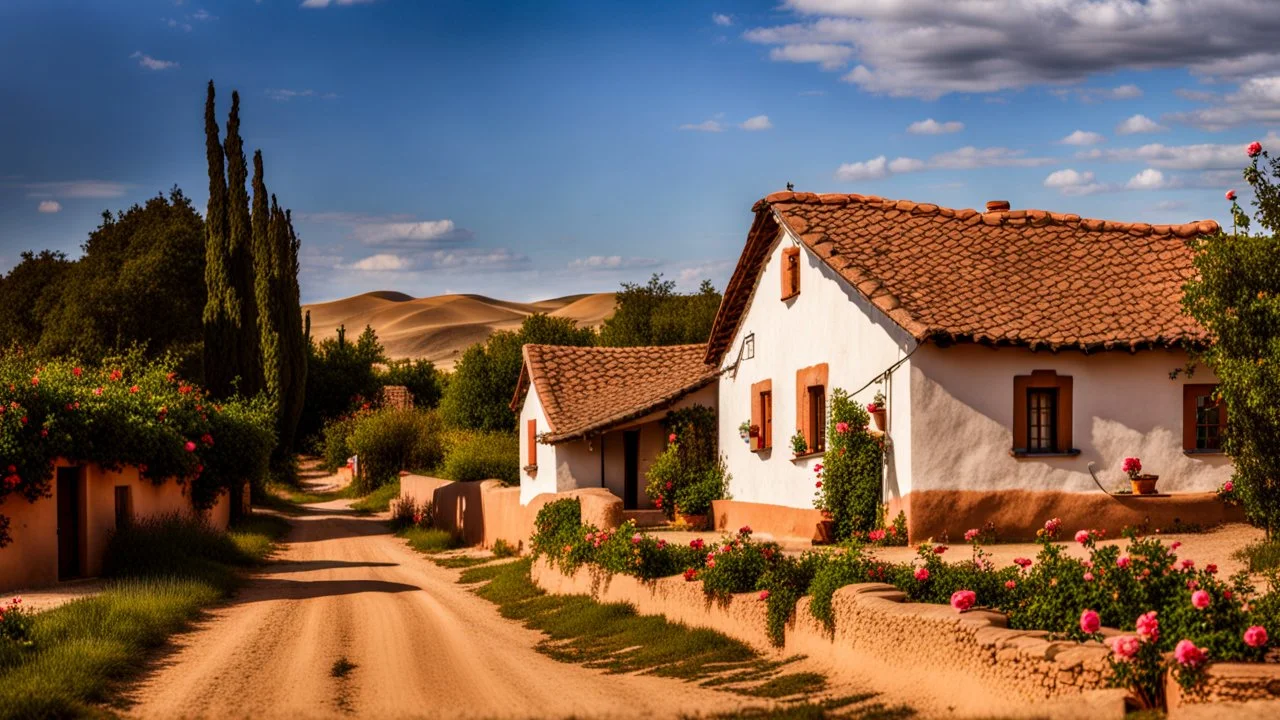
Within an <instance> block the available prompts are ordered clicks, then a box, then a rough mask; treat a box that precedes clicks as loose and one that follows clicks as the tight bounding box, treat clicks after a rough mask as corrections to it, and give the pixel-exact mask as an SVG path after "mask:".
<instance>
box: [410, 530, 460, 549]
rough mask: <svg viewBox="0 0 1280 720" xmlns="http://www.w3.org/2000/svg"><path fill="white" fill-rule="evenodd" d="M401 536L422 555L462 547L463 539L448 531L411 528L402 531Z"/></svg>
mask: <svg viewBox="0 0 1280 720" xmlns="http://www.w3.org/2000/svg"><path fill="white" fill-rule="evenodd" d="M399 535H400V537H402V538H404V539H405V540H408V541H409V546H410V547H412V548H413V549H414V550H417V551H418V552H421V553H438V552H444V551H445V550H455V549H457V548H460V547H462V539H461V538H459V537H458V536H457V535H454V534H453V533H451V532H449V531H448V530H439V529H436V528H430V529H423V528H420V527H409V528H405V529H404V530H401V531H400V533H399Z"/></svg>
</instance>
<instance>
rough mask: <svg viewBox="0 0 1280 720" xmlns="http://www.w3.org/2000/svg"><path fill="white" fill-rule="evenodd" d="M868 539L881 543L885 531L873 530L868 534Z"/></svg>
mask: <svg viewBox="0 0 1280 720" xmlns="http://www.w3.org/2000/svg"><path fill="white" fill-rule="evenodd" d="M867 539H868V540H870V541H871V542H880V541H881V540H883V539H884V530H872V531H871V532H869V533H867Z"/></svg>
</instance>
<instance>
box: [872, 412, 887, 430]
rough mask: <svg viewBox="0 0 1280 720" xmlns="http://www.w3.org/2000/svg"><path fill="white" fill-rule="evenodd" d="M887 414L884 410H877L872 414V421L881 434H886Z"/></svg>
mask: <svg viewBox="0 0 1280 720" xmlns="http://www.w3.org/2000/svg"><path fill="white" fill-rule="evenodd" d="M885 414H886V413H885V411H884V410H877V411H875V412H873V413H871V419H872V420H873V421H874V422H875V424H876V429H877V430H879V431H880V432H884V424H885Z"/></svg>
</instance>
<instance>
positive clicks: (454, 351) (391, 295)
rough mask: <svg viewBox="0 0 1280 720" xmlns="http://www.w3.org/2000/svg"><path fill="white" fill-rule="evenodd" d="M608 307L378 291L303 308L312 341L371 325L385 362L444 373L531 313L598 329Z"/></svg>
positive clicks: (351, 335)
mask: <svg viewBox="0 0 1280 720" xmlns="http://www.w3.org/2000/svg"><path fill="white" fill-rule="evenodd" d="M613 306H614V294H613V293H591V294H587V295H569V296H566V297H561V298H552V299H550V300H540V301H538V302H532V303H518V302H508V301H505V300H495V299H493V298H488V297H485V296H483V295H436V296H433V297H425V298H414V297H410V296H409V295H405V294H404V293H400V292H394V291H391V290H379V291H376V292H369V293H365V294H363V295H356V296H354V297H349V298H345V299H343V300H334V301H333V302H327V303H316V304H314V305H304V306H303V308H304V309H305V310H310V311H311V335H312V337H314V338H316V339H317V340H319V339H323V338H327V337H333V336H334V334H335V333H336V332H337V331H338V326H339V325H346V327H347V338H348V339H350V340H355V339H356V338H357V337H358V336H359V335H360V333H361V331H363V330H364V326H365V325H371V326H373V329H374V331H375V332H377V333H378V339H379V340H380V341H382V346H383V347H384V348H385V349H386V352H387V357H390V358H393V359H399V358H415V359H416V358H426V359H427V360H430V361H432V362H434V363H435V364H436V365H437V366H438V367H440V368H442V369H445V370H449V369H452V368H453V365H454V363H455V362H457V360H458V358H459V357H461V356H462V353H463V351H464V350H466V349H467V348H468V347H470V346H471V345H473V344H475V343H478V342H484V340H485V339H487V338H488V337H489V335H491V334H492V333H494V332H496V331H498V330H515V329H517V328H519V327H520V323H521V322H523V321H524V319H525V317H526V316H528V315H531V314H533V313H538V312H541V313H547V314H548V315H552V316H555V317H564V318H570V319H572V320H574V321H576V322H577V323H578V325H580V326H583V327H586V326H590V327H597V328H598V327H600V325H601V324H602V323H604V319H605V318H607V317H608V316H609V315H610V314H612V313H613Z"/></svg>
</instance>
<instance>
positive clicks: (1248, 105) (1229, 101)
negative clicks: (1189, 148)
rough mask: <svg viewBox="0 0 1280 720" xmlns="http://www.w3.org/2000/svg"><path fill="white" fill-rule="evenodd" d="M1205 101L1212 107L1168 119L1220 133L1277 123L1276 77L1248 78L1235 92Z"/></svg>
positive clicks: (1279, 82)
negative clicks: (1243, 127) (1244, 126)
mask: <svg viewBox="0 0 1280 720" xmlns="http://www.w3.org/2000/svg"><path fill="white" fill-rule="evenodd" d="M1184 96H1185V95H1184ZM1206 101H1208V102H1211V103H1212V105H1210V106H1209V107H1206V108H1201V109H1198V110H1192V111H1189V112H1181V113H1172V114H1170V115H1169V116H1168V117H1169V119H1170V120H1172V121H1174V122H1179V123H1185V124H1187V125H1194V126H1195V127H1198V128H1201V129H1204V130H1223V129H1226V128H1229V127H1234V126H1236V125H1245V124H1251V123H1259V124H1270V125H1274V124H1276V123H1280V75H1270V76H1264V77H1254V78H1249V79H1248V80H1246V81H1244V82H1243V83H1241V84H1240V86H1239V88H1238V89H1237V90H1236V91H1235V92H1231V93H1227V94H1226V95H1224V96H1222V97H1221V98H1218V97H1216V96H1213V95H1209V97H1208V98H1206Z"/></svg>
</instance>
